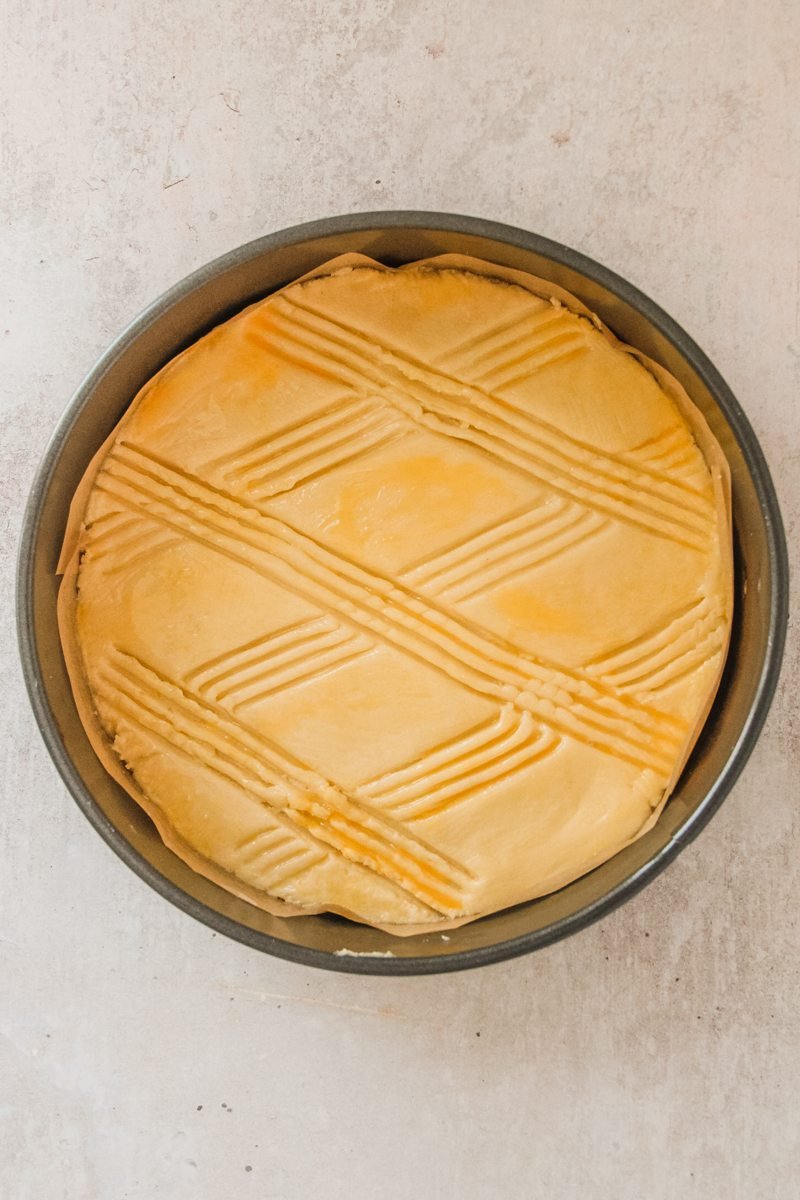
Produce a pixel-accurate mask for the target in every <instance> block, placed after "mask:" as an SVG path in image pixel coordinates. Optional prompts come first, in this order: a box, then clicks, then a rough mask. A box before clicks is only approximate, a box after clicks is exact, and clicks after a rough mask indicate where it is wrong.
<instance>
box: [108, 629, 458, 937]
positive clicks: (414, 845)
mask: <svg viewBox="0 0 800 1200" xmlns="http://www.w3.org/2000/svg"><path fill="white" fill-rule="evenodd" d="M105 686H106V689H107V694H108V695H110V699H111V703H112V706H113V707H115V708H117V709H118V710H119V711H121V712H122V714H123V716H124V717H125V719H126V720H133V721H136V722H138V723H139V724H140V725H142V726H144V727H145V728H147V729H153V728H154V731H155V732H156V733H157V734H158V733H159V732H163V731H164V730H165V729H166V731H167V735H168V737H169V738H170V740H174V741H175V742H176V744H180V745H182V746H183V747H184V748H186V747H187V746H188V747H189V748H190V749H191V752H192V753H193V755H194V756H196V757H197V758H198V759H199V760H200V761H202V762H203V763H204V765H206V766H208V767H210V768H211V769H212V770H215V771H216V772H217V773H218V774H222V775H224V776H225V777H226V778H228V779H229V780H231V781H232V782H234V783H235V784H237V785H238V786H240V787H243V788H244V789H245V790H246V791H248V792H250V793H252V795H253V796H254V797H256V798H257V799H258V800H259V801H261V802H265V803H266V804H268V805H269V806H270V808H271V809H273V810H274V811H275V815H276V816H278V817H279V818H280V819H281V821H282V822H283V823H288V826H289V827H290V828H295V829H298V828H299V829H300V830H301V831H304V832H305V833H306V834H308V835H310V836H311V837H312V838H313V839H314V840H315V841H316V843H317V844H319V843H322V844H323V845H324V846H325V848H326V849H327V850H329V851H333V852H335V853H338V854H339V855H341V856H342V857H344V858H345V859H348V860H350V861H352V862H354V863H355V864H357V865H358V866H362V867H366V868H367V869H368V870H371V871H373V872H374V873H376V874H378V875H381V876H382V877H383V878H384V879H386V880H388V881H389V882H391V883H393V884H396V885H397V886H399V887H400V888H401V889H403V890H404V891H406V892H408V893H410V894H412V895H413V896H414V897H415V898H416V899H418V900H420V901H421V902H422V903H423V904H426V905H428V906H429V907H431V908H433V909H435V910H436V911H438V912H441V913H449V914H452V915H456V914H457V913H459V912H461V911H463V909H464V891H465V888H467V887H468V885H469V883H470V880H471V878H472V877H471V876H470V874H469V872H467V871H466V869H465V868H464V867H462V866H461V865H460V864H458V863H456V862H455V861H454V860H452V859H450V858H448V857H447V856H446V855H444V854H442V853H441V852H440V851H438V850H436V849H434V848H433V847H432V846H430V845H429V844H428V843H427V842H424V841H422V840H421V839H420V838H418V837H417V836H415V835H414V834H411V833H410V832H409V831H408V830H407V829H406V828H405V826H403V825H402V824H400V823H399V822H397V821H393V820H391V819H389V818H388V817H387V816H386V814H382V813H378V812H376V811H374V810H373V809H371V808H369V807H368V806H366V805H365V804H363V803H358V802H356V801H355V800H354V799H353V798H352V797H349V796H348V795H346V794H345V793H344V792H343V791H342V790H341V789H340V788H338V787H336V786H335V785H333V784H332V783H330V782H329V781H328V780H326V779H324V778H323V777H322V776H320V775H319V774H318V773H317V772H314V771H311V770H310V769H309V768H308V767H305V766H304V765H303V764H302V763H300V762H299V761H298V760H297V759H294V758H292V757H291V756H290V755H288V754H287V753H286V752H285V751H283V750H281V749H280V747H278V746H276V745H275V744H274V743H272V742H271V741H269V739H267V738H265V737H264V736H263V735H261V734H258V733H256V732H255V730H253V729H251V728H250V727H249V726H246V725H243V724H242V723H241V722H240V721H238V720H237V719H236V718H234V717H232V716H231V714H230V713H229V712H227V711H226V710H225V709H222V708H220V707H219V706H216V705H211V704H209V703H208V702H206V701H203V700H202V699H201V698H200V697H199V696H197V695H196V694H193V693H192V692H190V691H188V690H187V689H185V688H183V687H181V685H180V684H179V683H178V682H177V681H176V680H173V679H169V678H167V677H166V676H164V675H162V674H160V673H159V672H157V671H156V670H155V669H154V668H153V667H151V666H148V665H147V664H146V663H144V662H142V661H141V660H139V659H137V658H136V657H135V656H134V655H130V654H127V653H124V652H123V651H116V652H115V653H114V654H113V656H112V658H111V661H110V663H109V664H108V667H107V668H106V678H105Z"/></svg>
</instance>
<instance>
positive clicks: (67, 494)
mask: <svg viewBox="0 0 800 1200" xmlns="http://www.w3.org/2000/svg"><path fill="white" fill-rule="evenodd" d="M352 250H356V251H362V252H364V253H366V254H369V255H372V256H373V257H374V258H377V259H380V260H382V261H383V262H385V263H388V264H393V265H396V264H399V263H403V262H408V261H412V260H414V259H418V258H422V257H426V256H429V255H433V254H439V253H448V252H458V253H463V254H472V255H476V256H477V257H479V258H485V259H489V260H490V261H494V262H498V263H503V264H506V265H508V266H512V267H518V268H521V269H522V270H527V271H530V272H532V273H534V274H536V275H540V276H544V277H545V278H548V279H551V280H552V281H553V282H554V283H557V284H560V285H561V286H562V287H565V288H567V289H568V290H569V291H571V292H574V293H575V294H576V295H577V296H579V297H580V299H581V300H583V301H584V302H585V303H586V304H587V305H588V307H589V308H591V309H593V310H594V311H595V312H597V313H598V314H599V315H600V316H601V317H602V319H603V320H604V321H605V322H606V324H607V325H609V326H610V328H611V329H613V330H614V332H615V333H617V334H618V335H619V336H620V337H621V338H622V339H623V340H624V341H627V342H630V343H631V344H632V345H634V346H637V347H638V348H639V349H641V350H643V351H644V352H645V353H646V354H648V355H650V356H651V357H652V358H654V359H656V360H657V361H658V362H660V363H662V364H663V365H664V366H665V367H666V368H667V369H668V370H670V371H671V372H672V373H673V374H674V375H675V376H677V378H678V379H679V380H680V381H681V382H682V383H683V385H684V386H685V387H686V390H687V391H688V392H689V394H690V396H691V397H692V399H693V400H694V402H695V403H696V404H697V405H698V407H699V408H700V409H701V410H702V411H703V413H704V414H705V416H706V418H707V419H708V421H709V424H710V425H711V427H712V429H713V430H714V433H715V434H716V436H717V438H718V439H719V441H720V443H721V445H722V447H723V450H724V451H725V453H726V455H727V458H728V461H729V463H730V465H731V472H732V477H733V516H734V537H735V552H736V606H737V608H736V622H735V628H734V636H733V642H732V645H731V650H730V655H729V659H728V664H727V667H726V670H725V675H724V678H723V682H722V686H721V688H720V692H719V695H718V698H717V701H716V704H715V705H714V709H713V711H712V714H711V717H710V719H709V721H708V723H707V725H706V727H705V729H704V731H703V733H702V736H701V738H700V740H699V742H698V745H697V747H696V749H695V752H694V754H693V755H692V758H691V760H690V762H689V764H688V766H687V768H686V771H685V773H684V775H683V777H682V779H681V781H680V785H679V787H678V788H677V790H676V792H675V794H674V796H673V797H672V799H671V800H670V802H669V804H668V805H667V807H666V809H665V811H664V813H663V815H662V817H661V819H660V820H659V822H658V824H657V825H656V827H655V828H654V829H653V830H651V832H650V833H649V834H647V835H645V836H644V837H643V838H640V839H639V841H637V842H636V843H634V845H632V846H630V847H628V849H626V850H624V851H622V853H621V854H618V855H617V856H616V857H615V858H613V859H612V860H611V861H610V862H608V863H605V864H604V865H603V866H601V867H598V868H597V869H596V870H595V871H592V872H591V873H590V874H588V875H586V876H584V877H583V878H582V879H578V880H576V881H575V882H574V883H572V884H570V885H569V886H568V887H565V888H563V889H562V890H561V891H560V892H556V893H555V894H553V895H551V896H545V897H544V898H542V899H541V900H536V901H532V902H531V903H528V904H523V905H519V906H518V907H516V908H513V909H508V910H506V911H505V912H501V913H497V914H495V915H494V916H490V917H484V918H483V919H482V920H480V921H476V922H474V923H472V924H470V925H466V926H465V927H464V928H462V929H456V930H453V931H452V932H451V934H450V935H449V940H448V941H443V940H442V938H441V936H440V935H436V934H427V935H424V936H419V937H413V938H403V939H398V938H390V937H388V936H387V935H386V934H383V933H380V932H378V931H377V930H374V929H369V928H366V927H364V926H360V925H355V924H352V923H350V922H348V921H344V920H342V919H340V918H336V917H329V916H316V917H297V918H292V919H291V920H286V919H281V918H277V917H272V916H269V915H268V914H267V913H264V912H261V911H260V910H258V909H256V908H254V907H253V906H251V905H248V904H246V903H244V902H243V901H241V900H237V899H236V898H235V897H233V896H231V895H229V894H228V893H227V892H225V891H223V890H222V889H221V888H218V887H216V886H215V885H214V884H212V883H209V882H208V880H206V879H203V878H202V877H201V876H199V875H197V874H195V873H194V872H193V871H191V870H189V868H188V867H186V866H185V865H184V864H183V863H182V862H181V861H180V860H179V859H178V858H176V857H175V856H174V855H173V854H171V853H170V851H168V850H167V849H166V848H165V847H164V845H163V844H162V842H161V840H160V839H159V837H158V835H157V834H156V832H155V830H154V828H153V826H152V825H151V823H150V822H149V820H148V819H147V818H146V817H145V816H144V814H143V813H142V812H141V811H140V809H139V808H138V807H137V805H136V804H135V803H134V802H133V800H131V799H130V797H129V796H128V795H127V794H126V793H124V792H123V791H122V789H121V788H119V787H118V786H117V785H116V784H115V783H114V782H113V780H111V779H110V778H109V776H108V775H107V774H106V772H105V771H104V770H103V768H102V767H101V765H100V764H99V762H98V761H97V759H96V758H95V756H94V754H93V753H92V750H91V747H90V746H89V743H88V740H87V738H86V735H85V733H84V731H83V728H82V726H81V723H80V721H79V719H78V716H77V713H76V710H75V706H74V704H73V700H72V693H71V691H70V686H69V680H68V679H67V675H66V671H65V668H64V662H63V658H62V655H61V649H60V645H59V640H58V631H57V628H56V618H55V603H56V594H57V581H56V578H55V574H54V572H55V566H56V561H57V558H58V552H59V548H60V545H61V540H62V536H63V532H64V525H65V521H66V515H67V509H68V506H69V501H70V498H71V496H72V494H73V491H74V489H75V487H76V485H77V483H78V481H79V479H80V478H81V475H82V474H83V471H84V469H85V467H86V464H87V463H88V461H89V459H90V458H91V456H92V454H93V453H94V451H95V450H96V449H97V447H98V445H99V444H100V442H101V441H102V440H103V439H104V438H105V436H106V435H107V434H108V433H109V431H110V430H111V429H112V428H113V427H114V425H115V424H116V422H117V420H118V419H119V417H120V416H121V414H122V412H123V411H124V409H125V407H126V406H127V404H128V403H129V402H130V400H131V398H132V397H133V396H134V394H135V393H136V391H137V390H138V389H139V387H140V386H141V385H142V384H143V383H144V382H145V381H146V380H147V379H148V378H149V377H150V376H151V375H152V374H153V373H154V372H155V371H157V370H158V368H159V367H161V366H162V365H163V364H164V363H165V362H166V361H167V360H168V359H170V358H172V357H173V356H174V355H175V354H176V353H177V352H178V351H180V350H182V349H183V348H184V347H185V346H186V345H188V344H190V343H191V342H193V341H195V340H196V339H197V338H198V337H199V336H200V335H201V334H202V333H204V332H205V331H206V330H208V329H209V328H210V327H212V326H213V325H216V324H217V323H218V322H219V321H221V320H223V319H224V318H226V317H228V316H230V315H231V314H233V313H234V312H236V311H237V310H239V309H241V308H243V307H244V306H245V305H246V304H249V303H250V302H252V301H253V300H256V299H258V298H259V297H261V296H264V295H265V294H266V293H268V292H270V291H272V290H273V289H275V288H276V287H279V286H281V285H283V284H285V283H287V282H289V281H291V280H292V279H295V278H297V276H298V275H301V274H302V273H303V272H305V271H307V270H309V269H310V268H311V267H314V266H316V265H318V264H319V263H321V262H323V261H325V260H326V259H328V258H331V257H333V256H334V255H336V254H340V253H342V252H344V251H352ZM787 605H788V565H787V558H786V543H785V539H784V534H783V527H782V523H781V516H780V510H779V508H778V503H777V500H776V497H775V492H774V489H773V486H772V481H771V479H770V475H769V471H768V469H767V466H766V463H765V461H764V457H763V454H762V452H761V449H760V447H759V444H758V442H757V440H756V437H755V435H754V433H753V431H752V429H751V427H750V425H749V423H748V421H747V418H746V417H745V415H744V413H743V412H742V410H741V408H740V407H739V405H738V403H737V402H736V400H735V398H734V396H733V395H732V393H731V392H730V390H729V388H728V387H727V385H726V384H725V382H724V381H723V379H722V378H721V377H720V375H719V373H718V372H717V371H716V369H715V368H714V367H713V366H712V364H711V363H710V362H709V360H708V359H707V358H706V356H705V355H704V354H703V352H702V351H701V350H700V349H699V348H698V347H697V346H696V345H695V343H694V342H693V341H692V340H691V338H689V337H688V336H687V335H686V334H685V333H684V332H683V330H682V329H680V328H679V327H678V326H677V325H676V324H675V322H674V321H673V320H672V319H671V318H670V317H668V316H667V315H666V313H664V312H662V311H661V309H660V308H658V306H657V305H655V304H654V303H653V302H652V301H651V300H648V298H647V297H646V296H643V295H642V293H641V292H639V291H637V289H636V288H634V287H632V286H631V284H629V283H626V282H625V280H624V279H620V278H619V276H617V275H614V274H613V273H612V272H611V271H609V270H607V269H606V268H605V267H602V266H600V265H599V264H598V263H595V262H592V260H591V259H588V258H586V257H584V255H582V254H578V253H577V251H575V250H571V249H569V247H567V246H562V245H559V244H558V243H556V242H551V241H548V240H547V239H546V238H543V237H539V236H537V235H536V234H532V233H526V232H525V231H524V230H521V229H514V228H512V227H510V226H508V225H498V224H495V223H494V222H491V221H483V220H478V219H475V218H473V217H460V216H453V215H449V214H441V213H425V212H384V213H361V214H355V215H352V216H344V217H333V218H331V219H329V220H324V221H314V222H311V223H310V224H307V225H299V226H296V227H294V228H292V229H285V230H282V231H281V232H280V233H274V234H270V235H269V236H267V237H263V238H259V239H258V240H257V241H254V242H250V243H249V244H248V245H246V246H241V247H239V248H238V249H237V250H233V251H232V252H231V253H229V254H226V255H224V256H223V257H222V258H218V259H217V260H216V261H215V262H213V263H210V264H209V265H208V266H205V267H202V268H201V269H200V270H199V271H196V272H195V273H194V274H193V275H190V276H189V277H188V278H187V279H185V280H184V281H183V282H182V283H179V284H177V286H176V287H174V288H172V289H171V290H170V291H169V292H167V293H166V295H164V296H162V297H161V299H160V300H157V301H156V302H155V303H154V304H152V305H151V306H150V307H149V308H148V309H146V310H145V312H144V313H142V315H141V316H140V317H138V318H137V319H136V320H135V321H134V322H133V324H132V325H130V326H129V327H128V328H127V329H126V330H125V331H124V333H122V334H121V335H120V337H119V338H118V339H117V340H116V342H115V343H114V344H113V345H112V346H111V347H110V348H109V349H108V350H107V351H106V353H105V354H104V355H103V357H102V358H101V359H100V361H99V362H98V363H97V365H96V366H95V368H94V370H93V371H92V372H91V373H90V374H89V376H88V377H87V378H86V380H85V381H84V383H83V384H82V385H81V386H80V388H79V389H78V391H77V393H76V394H75V396H74V397H73V399H72V401H71V403H70V405H69V407H68V409H67V411H66V413H65V414H64V417H63V418H62V420H61V422H60V424H59V426H58V429H57V430H56V432H55V434H54V436H53V439H52V441H51V443H50V446H49V447H48V449H47V452H46V454H45V456H44V460H43V462H42V464H41V466H40V467H39V471H38V473H37V476H36V480H35V482H34V485H33V490H32V493H31V497H30V501H29V503H28V508H27V512H26V514H25V522H24V528H23V533H22V543H21V550H20V558H19V578H18V594H17V616H18V629H19V642H20V651H21V655H22V663H23V668H24V672H25V679H26V683H27V686H28V691H29V694H30V698H31V703H32V705H33V709H34V712H35V714H36V719H37V721H38V723H39V726H40V728H41V731H42V736H43V737H44V740H45V742H46V744H47V747H48V750H49V751H50V754H51V755H52V757H53V760H54V762H55V764H56V766H57V767H58V770H59V771H60V773H61V775H62V777H63V779H64V781H65V783H66V785H67V787H68V788H69V790H70V791H71V793H72V795H73V796H74V797H75V799H76V801H77V802H78V804H79V805H80V807H81V809H82V810H83V812H84V813H85V814H86V816H87V817H88V819H89V820H90V821H91V823H92V824H93V825H94V827H95V828H96V829H97V830H98V832H99V833H100V834H101V835H102V836H103V837H104V838H105V840H106V841H107V842H108V844H109V845H110V846H111V847H112V849H114V850H115V851H116V853H117V854H118V855H119V856H120V858H122V859H123V860H124V861H125V862H126V863H127V864H128V866H130V867H132V868H133V870H134V871H136V872H137V873H138V874H139V875H140V876H141V877H142V878H143V879H145V880H146V881H147V882H148V883H149V884H150V885H151V886H152V887H154V888H155V889H156V891H158V892H160V893H161V895H162V896H165V897H166V898H167V899H168V900H171V901H172V903H173V904H176V905H178V907H179V908H182V909H184V910H185V911H186V912H188V913H190V914H191V915H192V916H194V917H197V918H198V919H199V920H201V921H204V922H205V923H206V924H207V925H210V926H212V927H213V928H214V929H217V930H219V932H220V933H225V934H227V935H228V936H230V937H233V938H237V939H238V940H239V941H241V942H245V943H246V944H247V945H249V946H253V947H254V948H255V949H258V950H264V951H266V952H268V953H270V954H276V955H278V956H279V957H281V958H287V959H291V960H293V961H294V962H300V963H305V964H307V965H309V966H314V967H328V968H331V969H333V970H338V971H355V972H360V973H363V974H376V975H384V974H385V975H412V974H427V973H433V972H437V971H455V970H460V969H462V968H466V967H477V966H482V965H485V964H487V963H492V962H497V961H499V960H501V959H505V958H511V957H513V956H514V955H518V954H525V953H527V952H528V951H530V950H535V949H537V948H538V947H540V946H546V945H548V943H550V942H554V941H556V940H557V939H559V938H563V937H566V936H567V935H568V934H570V933H574V932H575V931H576V930H578V929H582V928H583V927H584V926H586V925H588V924H589V923H590V922H591V921H595V920H597V919H598V918H599V917H602V916H604V915H605V914H607V913H609V912H610V911H611V910H612V909H613V908H615V907H616V906H617V905H618V904H621V903H622V902H623V901H624V900H627V899H628V897H630V896H632V895H633V894H634V893H635V892H637V891H638V890H639V889H640V888H642V887H644V885H645V884H646V883H648V882H649V881H650V880H651V879H653V878H654V877H655V876H656V875H657V874H658V872H659V871H661V870H663V868H664V867H665V866H666V865H667V863H669V862H670V861H671V860H672V859H673V858H674V857H675V855H676V854H677V853H678V852H679V851H680V850H681V848H682V847H683V846H685V845H687V844H688V843H689V842H690V841H691V840H692V839H693V838H694V837H695V836H696V835H697V834H698V833H699V831H700V830H701V829H702V828H703V826H704V825H705V824H706V822H707V821H708V820H709V818H710V817H711V816H712V814H713V813H714V812H715V811H716V810H717V808H719V806H720V804H721V803H722V801H723V800H724V798H725V796H726V795H727V794H728V792H729V791H730V789H731V787H732V786H733V784H734V782H735V781H736V779H737V777H738V775H739V773H740V772H741V770H742V768H743V766H744V764H745V762H746V761H747V758H748V756H749V755H750V753H751V751H752V749H753V746H754V745H755V742H756V740H757V738H758V735H759V732H760V730H761V727H762V725H763V723H764V719H765V717H766V715H767V710H768V708H769V705H770V701H771V699H772V695H773V692H774V690H775V685H776V683H777V678H778V672H779V670H780V663H781V656H782V653H783V643H784V635H785V629H786V620H787ZM342 948H347V949H349V950H351V951H354V952H358V953H360V954H367V955H369V954H375V953H376V952H378V953H385V952H386V951H387V950H391V951H392V953H393V955H394V957H392V958H383V957H351V956H337V955H336V954H335V951H337V950H340V949H342Z"/></svg>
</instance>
